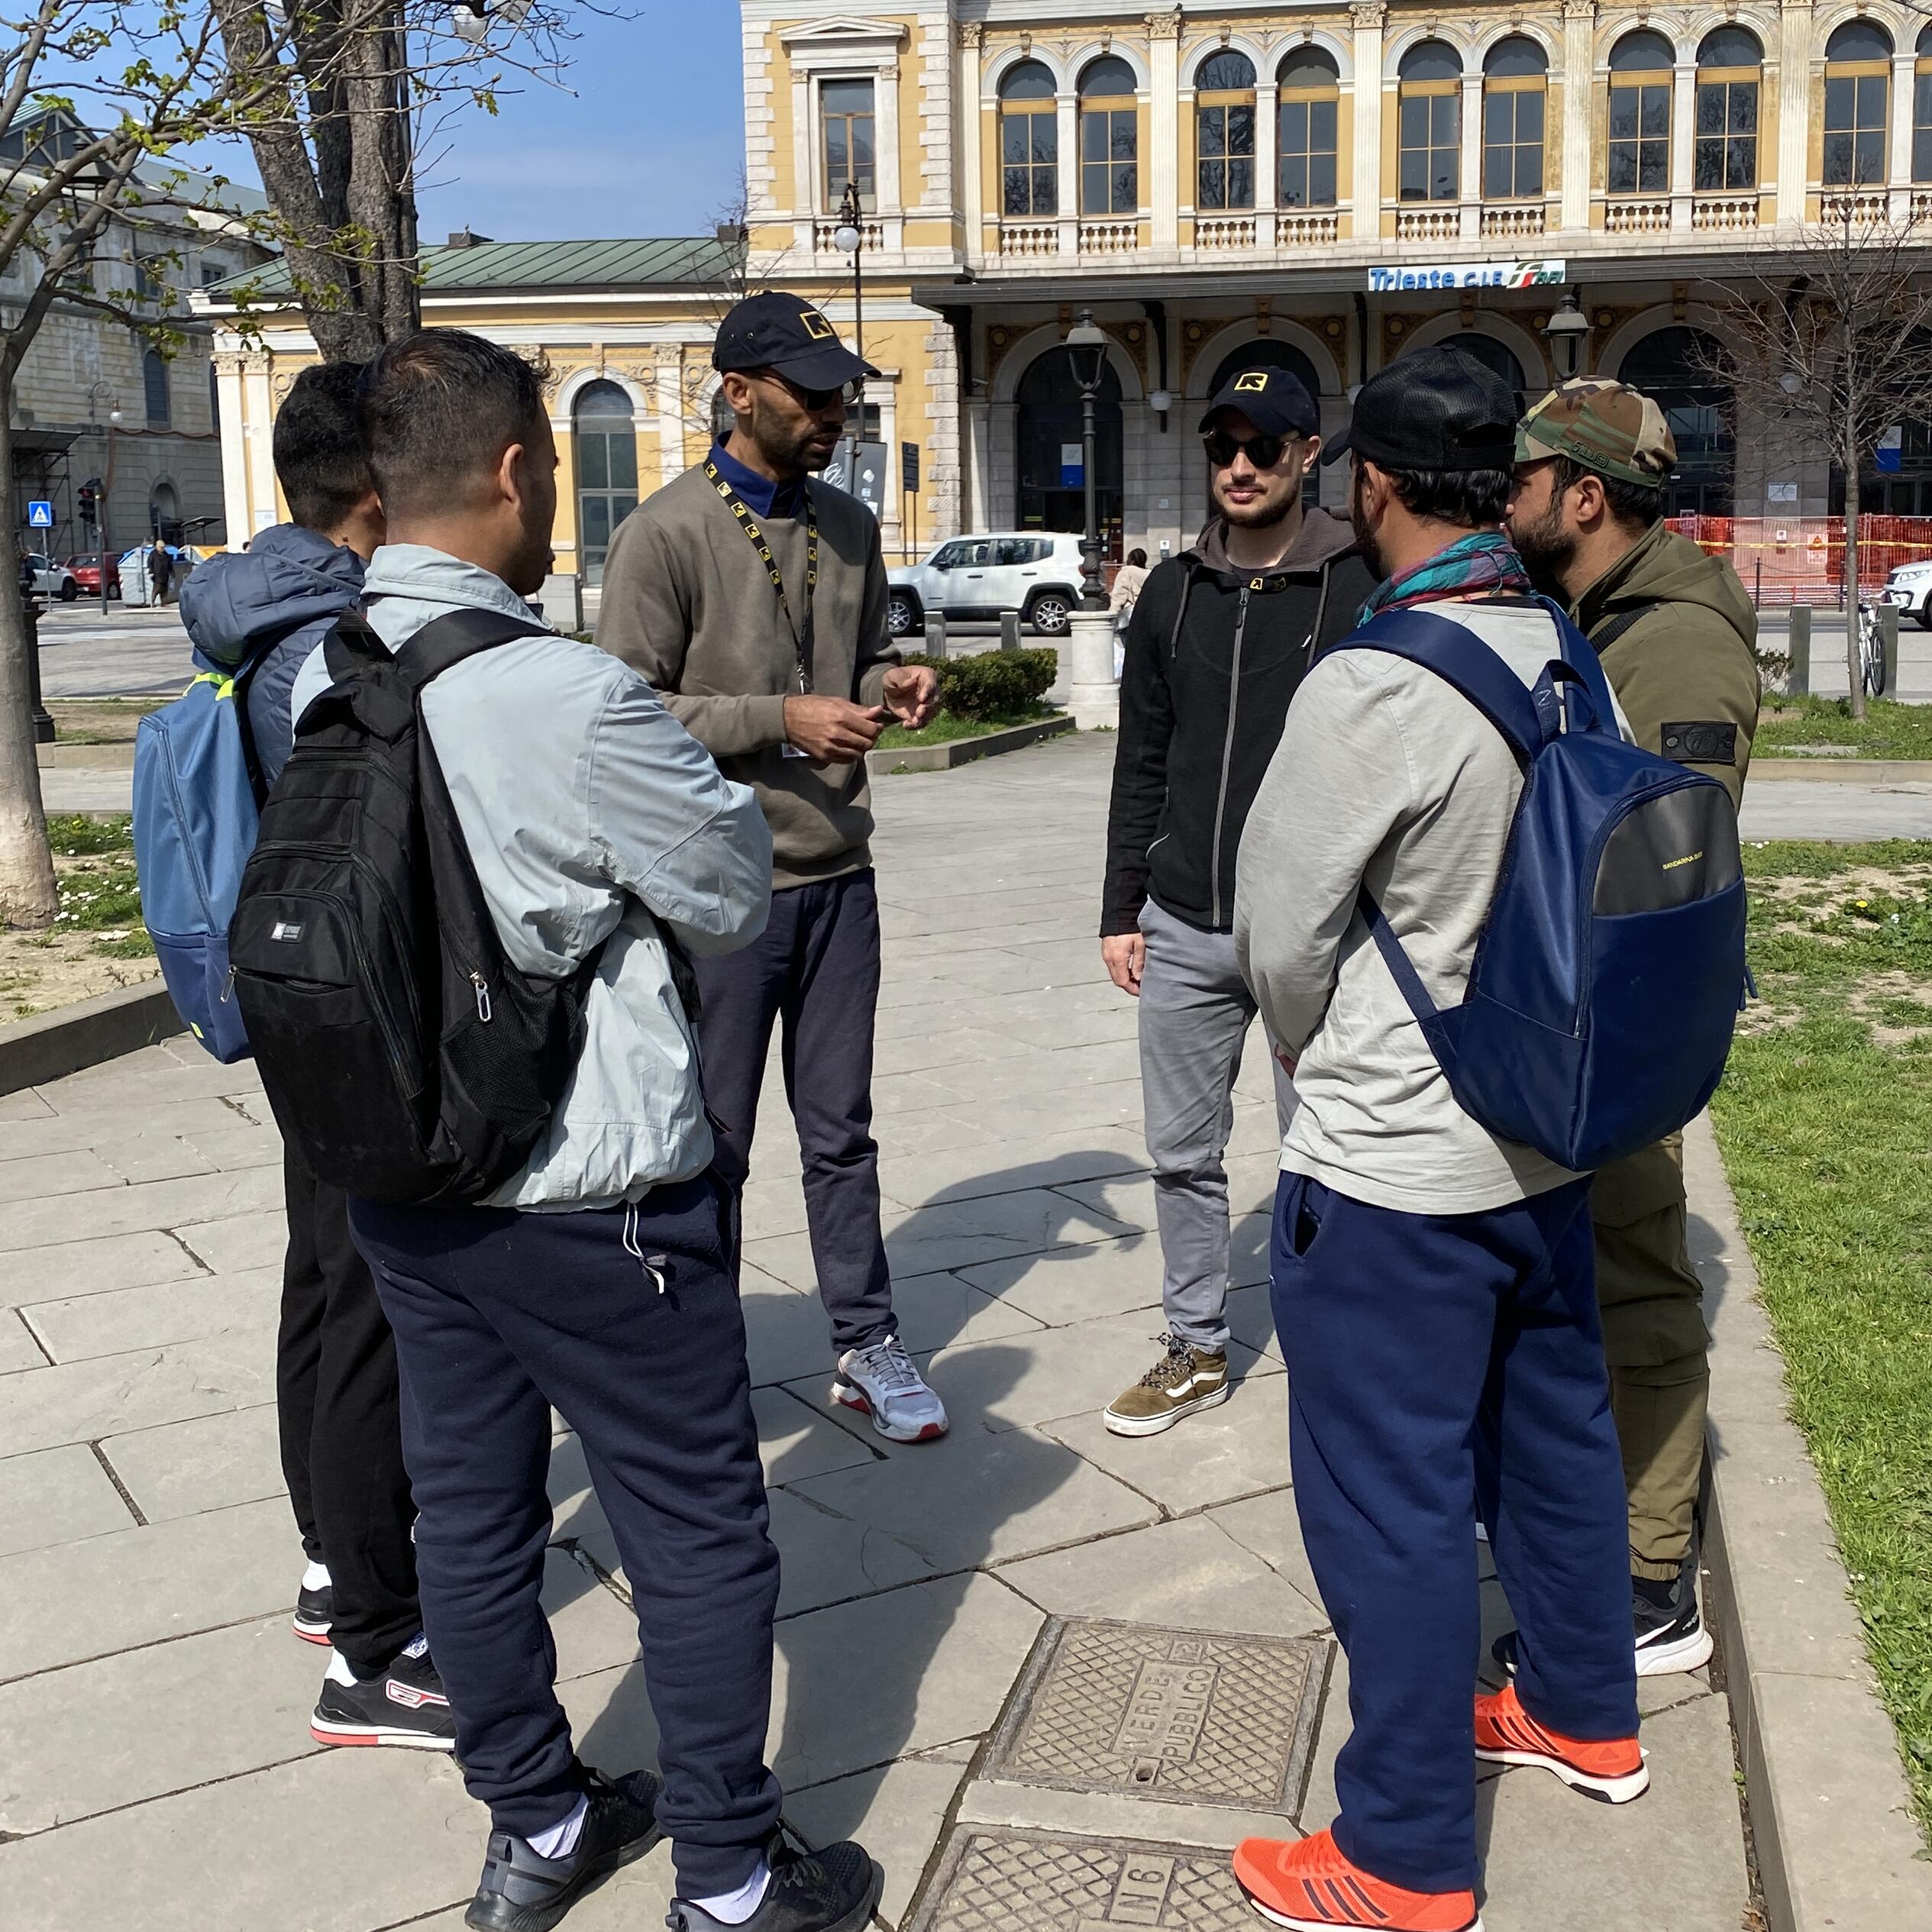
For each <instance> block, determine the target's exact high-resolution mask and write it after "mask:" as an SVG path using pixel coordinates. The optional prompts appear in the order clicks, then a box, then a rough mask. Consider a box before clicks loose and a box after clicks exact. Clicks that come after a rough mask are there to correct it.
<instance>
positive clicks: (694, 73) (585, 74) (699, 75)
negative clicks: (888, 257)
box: [418, 0, 745, 242]
mask: <svg viewBox="0 0 1932 1932" xmlns="http://www.w3.org/2000/svg"><path fill="white" fill-rule="evenodd" d="M627 11H632V12H634V13H635V15H636V18H634V19H628V20H625V19H615V20H613V19H607V18H603V17H601V16H600V15H597V14H596V13H593V12H590V11H580V12H579V13H578V15H577V18H578V19H579V21H580V22H581V27H582V34H583V37H582V38H581V39H580V40H578V41H577V43H576V44H574V46H573V47H571V48H570V50H568V51H569V55H570V64H569V66H568V67H567V69H566V70H565V72H564V74H563V75H562V76H561V83H562V84H561V86H557V87H550V86H544V85H542V84H541V83H540V82H535V81H531V80H526V79H522V77H521V76H517V77H514V79H513V85H514V86H515V89H517V90H519V91H516V92H506V94H505V95H503V97H502V100H501V103H500V111H499V114H498V115H497V116H496V118H494V119H492V118H490V117H489V115H486V114H484V113H483V112H482V111H480V110H477V109H473V108H472V109H470V110H467V111H465V112H464V114H463V115H462V116H461V117H460V118H459V119H458V120H457V121H456V123H455V124H454V126H452V127H451V128H447V129H446V130H445V131H444V141H445V144H446V151H444V152H443V153H442V154H441V157H440V159H437V158H436V157H435V155H434V153H432V154H431V155H430V156H426V157H425V160H435V165H434V166H433V167H431V168H430V169H428V171H427V173H426V174H425V183H424V186H423V188H422V192H421V194H420V195H419V197H418V202H419V206H420V210H421V218H422V237H423V239H424V241H425V242H431V241H441V240H442V239H443V237H444V235H445V234H447V233H449V232H451V231H453V230H455V229H457V228H464V227H465V226H467V227H469V228H473V229H474V230H475V231H476V232H477V234H486V235H489V236H490V237H493V239H495V240H496V241H542V240H579V239H584V238H589V237H604V236H613V235H651V234H701V233H703V231H705V230H706V228H708V227H709V225H710V223H711V220H712V215H713V213H714V211H716V210H717V209H718V208H721V207H722V206H724V205H726V204H727V203H729V202H730V201H731V200H732V199H733V197H734V196H735V195H736V193H737V192H738V176H739V173H740V170H741V168H742V166H743V164H744V152H745V150H744V132H743V130H744V87H743V74H742V70H741V64H740V63H741V58H742V56H741V52H740V42H739V38H738V8H737V7H736V6H735V5H732V4H731V0H638V4H637V5H634V6H632V7H631V8H628V9H627Z"/></svg>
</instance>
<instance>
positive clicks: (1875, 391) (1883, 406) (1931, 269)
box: [1707, 194, 1932, 718]
mask: <svg viewBox="0 0 1932 1932" xmlns="http://www.w3.org/2000/svg"><path fill="white" fill-rule="evenodd" d="M1825 215H1826V218H1825V220H1824V221H1823V222H1821V223H1820V224H1818V225H1817V226H1815V227H1814V228H1809V229H1808V230H1807V231H1806V233H1805V235H1804V239H1803V240H1802V241H1800V242H1797V243H1795V244H1793V246H1792V247H1791V248H1790V249H1788V250H1786V251H1785V255H1784V260H1785V264H1786V267H1785V270H1784V272H1783V273H1782V274H1781V275H1780V276H1778V277H1776V278H1775V279H1774V278H1772V276H1769V275H1768V274H1767V275H1764V276H1759V278H1757V279H1756V281H1755V283H1753V285H1752V286H1749V287H1748V288H1746V289H1740V290H1738V291H1737V292H1735V293H1734V294H1733V298H1732V299H1731V300H1730V302H1727V304H1725V305H1723V306H1722V308H1721V310H1720V312H1721V314H1722V316H1723V318H1724V324H1725V325H1726V333H1727V334H1728V336H1729V337H1730V343H1731V346H1732V349H1733V351H1734V352H1735V357H1734V360H1733V358H1732V357H1726V358H1725V360H1724V362H1723V363H1722V366H1721V367H1712V368H1711V369H1710V370H1708V371H1707V373H1709V374H1710V376H1711V378H1712V380H1714V381H1721V382H1725V383H1730V385H1732V386H1733V390H1734V393H1735V395H1736V397H1737V402H1738V404H1739V405H1740V406H1742V407H1743V408H1744V409H1747V410H1748V411H1749V413H1750V414H1752V415H1754V416H1755V417H1756V418H1757V420H1758V421H1759V422H1762V424H1763V425H1765V426H1766V437H1767V441H1769V443H1770V444H1772V446H1773V447H1775V448H1777V449H1778V450H1779V451H1780V452H1781V453H1782V454H1787V455H1790V456H1793V457H1798V456H1815V455H1816V454H1817V452H1818V451H1821V450H1822V451H1826V452H1828V453H1829V454H1830V458H1831V460H1832V462H1833V464H1834V465H1835V466H1836V467H1837V469H1838V470H1840V473H1842V474H1843V477H1844V480H1845V513H1844V551H1843V556H1844V570H1845V577H1844V603H1845V657H1846V670H1847V672H1848V673H1849V674H1850V680H1851V702H1852V715H1853V716H1854V717H1856V718H1862V717H1863V716H1865V685H1864V679H1863V667H1862V666H1861V664H1860V662H1859V635H1858V605H1859V594H1858V586H1859V479H1860V478H1861V477H1863V474H1864V473H1865V472H1866V470H1868V469H1869V468H1870V467H1872V466H1873V464H1875V460H1876V453H1877V451H1878V448H1879V443H1880V441H1882V438H1884V436H1885V432H1886V431H1888V429H1890V428H1892V427H1893V426H1894V425H1897V424H1899V423H1903V422H1924V421H1927V419H1928V418H1932V237H1929V236H1928V235H1927V234H1926V233H1925V232H1924V230H1923V228H1922V225H1921V224H1920V223H1918V222H1917V221H1916V220H1915V219H1910V218H1908V219H1907V220H1905V221H1892V219H1891V218H1889V216H1888V213H1887V212H1886V209H1885V202H1884V199H1883V197H1882V196H1863V195H1851V194H1846V195H1842V196H1840V197H1837V198H1836V199H1833V198H1830V197H1828V198H1827V202H1826V208H1825ZM1794 257H1795V259H1794Z"/></svg>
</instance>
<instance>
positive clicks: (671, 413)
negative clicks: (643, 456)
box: [638, 348, 685, 486]
mask: <svg viewBox="0 0 1932 1932" xmlns="http://www.w3.org/2000/svg"><path fill="white" fill-rule="evenodd" d="M655 387H656V389H657V481H658V483H659V485H660V486H662V485H664V484H665V483H675V482H676V481H677V479H678V478H679V477H681V476H683V473H684V467H685V465H684V355H683V351H682V350H680V349H677V348H669V349H660V350H659V351H657V381H656V384H655ZM638 481H639V482H640V483H641V482H642V481H643V479H642V478H641V477H639V478H638Z"/></svg>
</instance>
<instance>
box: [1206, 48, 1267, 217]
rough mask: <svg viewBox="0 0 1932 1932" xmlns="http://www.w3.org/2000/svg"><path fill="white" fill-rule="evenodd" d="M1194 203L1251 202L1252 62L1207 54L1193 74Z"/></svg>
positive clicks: (1208, 205)
mask: <svg viewBox="0 0 1932 1932" xmlns="http://www.w3.org/2000/svg"><path fill="white" fill-rule="evenodd" d="M1194 152H1195V155H1196V157H1197V161H1196V168H1195V182H1194V205H1195V206H1196V207H1197V208H1252V207H1253V206H1254V205H1255V63H1253V62H1252V60H1249V58H1248V57H1247V55H1245V53H1234V52H1233V51H1232V50H1223V51H1222V52H1221V53H1215V54H1210V56H1209V57H1207V60H1203V62H1202V63H1200V70H1199V72H1197V73H1196V74H1195V76H1194Z"/></svg>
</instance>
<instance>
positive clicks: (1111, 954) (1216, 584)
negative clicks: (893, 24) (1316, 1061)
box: [1100, 370, 1375, 1436]
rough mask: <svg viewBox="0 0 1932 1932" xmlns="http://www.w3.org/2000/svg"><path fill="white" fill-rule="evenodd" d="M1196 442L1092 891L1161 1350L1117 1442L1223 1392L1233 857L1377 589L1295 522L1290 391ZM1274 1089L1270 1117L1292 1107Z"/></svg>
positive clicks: (1326, 522) (1237, 981) (1146, 611)
mask: <svg viewBox="0 0 1932 1932" xmlns="http://www.w3.org/2000/svg"><path fill="white" fill-rule="evenodd" d="M1200 428H1201V434H1202V435H1203V437H1204V438H1206V439H1207V464H1208V477H1209V486H1210V489H1211V490H1212V492H1213V500H1214V506H1215V508H1214V516H1213V521H1212V522H1210V524H1209V525H1208V526H1207V529H1206V531H1203V534H1202V537H1201V540H1200V542H1199V543H1198V544H1197V545H1195V546H1194V548H1192V549H1191V550H1188V551H1184V552H1183V553H1182V554H1181V556H1180V557H1178V558H1176V559H1175V560H1174V561H1173V562H1171V563H1166V564H1162V565H1161V567H1160V568H1159V569H1158V570H1155V572H1153V573H1152V576H1151V577H1149V578H1148V580H1147V582H1146V583H1145V586H1144V587H1143V588H1142V590H1141V591H1140V593H1139V597H1138V599H1137V600H1136V604H1135V606H1134V616H1133V622H1132V628H1131V629H1130V630H1129V635H1128V640H1127V652H1126V669H1125V673H1124V675H1123V679H1122V683H1121V687H1120V743H1119V751H1118V752H1117V754H1116V756H1115V758H1114V764H1113V805H1112V808H1111V809H1110V813H1109V815H1108V820H1107V878H1106V882H1105V884H1104V886H1103V888H1102V893H1101V921H1100V932H1101V935H1102V936H1101V939H1100V952H1101V957H1102V958H1103V959H1104V960H1105V961H1106V963H1107V971H1108V972H1109V974H1110V975H1111V976H1112V977H1113V983H1114V984H1115V985H1116V986H1117V987H1119V988H1120V990H1122V991H1123V993H1132V994H1133V995H1135V996H1136V997H1137V998H1138V999H1139V1001H1140V1065H1141V1084H1142V1099H1143V1102H1144V1104H1145V1110H1146V1134H1147V1152H1148V1157H1149V1159H1151V1160H1152V1162H1153V1163H1154V1208H1155V1215H1156V1216H1157V1217H1158V1222H1159V1226H1160V1234H1161V1258H1162V1261H1163V1263H1164V1265H1165V1275H1164V1278H1163V1280H1162V1283H1161V1302H1162V1306H1163V1308H1164V1310H1165V1315H1166V1318H1167V1326H1168V1334H1167V1336H1165V1339H1164V1340H1163V1342H1162V1345H1161V1355H1160V1359H1159V1360H1158V1361H1157V1362H1155V1365H1154V1366H1153V1367H1152V1368H1151V1369H1149V1371H1148V1372H1147V1374H1146V1375H1144V1376H1142V1378H1141V1379H1140V1380H1139V1381H1138V1382H1136V1383H1135V1384H1134V1385H1133V1386H1132V1388H1129V1389H1128V1390H1126V1391H1124V1392H1123V1394H1120V1395H1119V1396H1118V1397H1116V1398H1115V1400H1114V1401H1113V1402H1111V1403H1110V1404H1108V1406H1107V1412H1106V1415H1105V1418H1104V1420H1105V1421H1106V1423H1107V1427H1108V1428H1109V1429H1110V1430H1112V1431H1113V1433H1115V1434H1116V1435H1119V1436H1150V1435H1155V1434H1158V1433H1159V1432H1160V1431H1161V1430H1166V1429H1171V1428H1172V1427H1173V1426H1174V1424H1175V1423H1178V1422H1179V1421H1180V1420H1181V1419H1182V1418H1183V1417H1185V1416H1188V1415H1191V1414H1192V1413H1194V1411H1195V1410H1199V1409H1205V1408H1211V1407H1214V1406H1215V1405H1216V1404H1219V1403H1222V1402H1225V1401H1226V1400H1227V1399H1228V1396H1229V1393H1230V1390H1231V1384H1230V1383H1229V1379H1228V1354H1227V1349H1228V1323H1227V1297H1228V1254H1229V1216H1228V1176H1227V1169H1226V1165H1224V1158H1225V1156H1226V1152H1227V1145H1228V1139H1229V1135H1230V1134H1231V1133H1232V1132H1233V1128H1234V1087H1235V1082H1236V1080H1237V1079H1238V1078H1239V1075H1240V1072H1241V1060H1242V1050H1243V1045H1244V1043H1245V1041H1246V1039H1247V1037H1248V1033H1249V1029H1250V1028H1251V1027H1252V1026H1253V1024H1254V1019H1255V1001H1254V996H1253V995H1252V993H1249V990H1248V988H1247V987H1246V986H1245V985H1244V984H1242V977H1241V973H1240V969H1239V966H1238V965H1237V964H1236V959H1235V951H1234V938H1233V925H1234V867H1235V855H1236V853H1237V852H1238V851H1239V850H1240V848H1241V833H1242V827H1243V825H1245V823H1246V822H1247V817H1248V809H1249V805H1250V804H1251V803H1252V800H1253V799H1254V796H1255V791H1256V790H1257V789H1258V787H1259V786H1260V784H1261V782H1262V774H1263V773H1264V772H1265V771H1267V769H1268V760H1269V758H1271V756H1272V755H1273V754H1274V750H1275V745H1276V744H1277V743H1278V741H1279V740H1280V738H1281V724H1282V720H1283V719H1285V718H1286V717H1287V714H1288V705H1289V702H1290V700H1291V699H1292V698H1293V697H1294V694H1295V692H1296V690H1297V687H1299V686H1300V683H1301V680H1302V679H1303V678H1304V677H1305V676H1306V675H1307V670H1308V667H1309V664H1310V662H1311V661H1312V660H1313V657H1314V654H1315V653H1316V652H1317V651H1318V650H1320V648H1321V646H1322V645H1324V644H1332V643H1333V642H1334V641H1335V640H1336V638H1339V637H1341V636H1342V635H1345V634H1346V632H1347V631H1348V629H1349V625H1351V624H1352V622H1354V615H1355V610H1356V609H1357V608H1358V607H1359V606H1360V604H1361V603H1362V599H1363V598H1365V596H1368V593H1369V592H1370V591H1371V590H1373V589H1374V588H1375V580H1374V579H1373V578H1372V577H1371V576H1370V575H1369V573H1368V565H1367V564H1366V563H1365V561H1364V560H1363V558H1362V554H1361V551H1360V549H1359V547H1358V545H1357V544H1356V542H1355V535H1354V532H1353V531H1351V530H1350V528H1349V525H1347V523H1346V522H1344V521H1343V520H1342V519H1340V518H1339V517H1334V516H1331V515H1329V514H1328V513H1327V512H1326V511H1323V510H1317V511H1315V512H1312V513H1309V512H1304V509H1303V507H1302V500H1301V493H1302V483H1303V480H1304V477H1306V476H1307V472H1308V467H1309V465H1310V464H1311V463H1313V461H1314V460H1316V458H1317V456H1318V454H1320V450H1321V435H1320V430H1321V417H1320V412H1319V411H1318V410H1317V407H1316V405H1315V399H1314V398H1313V396H1310V394H1309V393H1308V392H1307V389H1305V388H1304V386H1302V384H1301V383H1300V382H1298V381H1297V380H1296V379H1295V377H1294V376H1292V375H1291V374H1289V373H1287V371H1285V370H1252V371H1249V372H1246V373H1242V375H1240V376H1236V377H1235V378H1233V380H1230V381H1229V383H1228V384H1227V385H1226V386H1225V387H1224V388H1223V389H1222V391H1221V393H1220V395H1218V396H1216V397H1215V399H1214V400H1213V402H1212V404H1211V405H1210V406H1209V409H1208V412H1207V415H1205V416H1204V417H1203V418H1202V419H1201V425H1200ZM1140 554H1142V553H1140V552H1138V551H1137V552H1136V555H1137V556H1139V555H1140ZM1122 574H1123V576H1124V575H1125V574H1126V573H1125V572H1124V571H1123V573H1122ZM1271 1071H1273V1073H1274V1074H1275V1092H1276V1099H1277V1103H1278V1108H1279V1110H1280V1111H1281V1113H1283V1114H1284V1116H1285V1114H1286V1113H1287V1110H1289V1109H1290V1108H1291V1107H1292V1106H1293V1105H1294V1090H1293V1088H1292V1087H1291V1086H1290V1084H1289V1082H1288V1079H1287V1075H1286V1074H1284V1073H1283V1072H1282V1071H1281V1069H1280V1068H1274V1069H1271Z"/></svg>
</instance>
